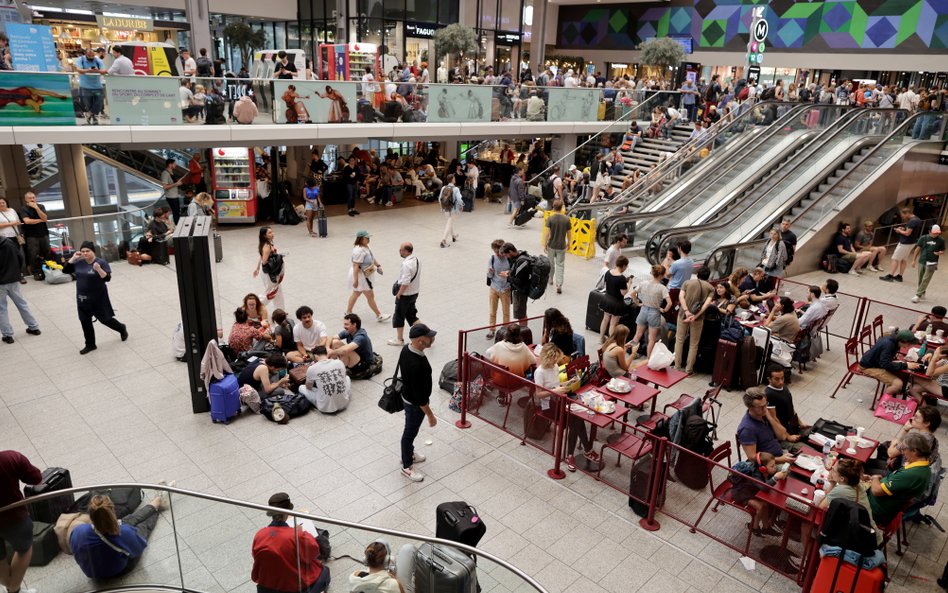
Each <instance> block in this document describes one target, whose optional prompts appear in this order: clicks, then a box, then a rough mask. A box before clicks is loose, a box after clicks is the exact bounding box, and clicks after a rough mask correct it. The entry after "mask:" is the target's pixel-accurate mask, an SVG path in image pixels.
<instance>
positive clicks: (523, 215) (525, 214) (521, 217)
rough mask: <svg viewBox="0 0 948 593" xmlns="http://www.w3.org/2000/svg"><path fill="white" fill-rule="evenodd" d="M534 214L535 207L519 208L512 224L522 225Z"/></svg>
mask: <svg viewBox="0 0 948 593" xmlns="http://www.w3.org/2000/svg"><path fill="white" fill-rule="evenodd" d="M534 214H536V209H535V208H521V209H520V211H519V212H517V217H516V218H514V224H515V225H517V226H523V225H525V224H527V223H528V222H530V220H531V219H532V218H533V215H534Z"/></svg>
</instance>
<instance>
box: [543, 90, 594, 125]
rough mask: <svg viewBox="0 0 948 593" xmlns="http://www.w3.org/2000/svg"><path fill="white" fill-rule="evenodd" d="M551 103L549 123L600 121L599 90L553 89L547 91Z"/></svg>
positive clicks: (547, 117) (547, 114) (547, 116)
mask: <svg viewBox="0 0 948 593" xmlns="http://www.w3.org/2000/svg"><path fill="white" fill-rule="evenodd" d="M547 92H548V93H549V97H550V99H549V102H548V103H547V110H546V120H547V121H598V120H599V94H600V91H599V90H598V89H564V88H558V87H553V88H549V89H547Z"/></svg>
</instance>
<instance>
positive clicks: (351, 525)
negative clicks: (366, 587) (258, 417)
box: [0, 482, 548, 593]
mask: <svg viewBox="0 0 948 593" xmlns="http://www.w3.org/2000/svg"><path fill="white" fill-rule="evenodd" d="M116 488H131V489H148V490H155V491H160V492H167V493H169V494H179V495H181V496H191V497H194V498H199V499H202V500H209V501H212V502H217V503H221V504H225V505H229V506H236V507H242V508H245V509H251V510H255V511H260V512H261V513H267V512H271V513H276V514H279V515H287V516H290V517H294V519H307V520H310V521H313V522H314V523H317V524H329V525H335V526H337V527H342V528H345V529H356V530H363V531H371V532H376V533H382V534H385V535H389V536H392V537H398V538H403V539H409V540H415V541H422V542H426V543H430V544H437V545H442V546H450V547H454V548H457V549H458V550H461V551H462V552H465V553H467V554H470V555H474V556H479V557H481V558H486V559H487V560H490V561H491V562H495V563H497V564H499V565H500V566H503V567H504V568H506V569H507V570H509V571H510V572H512V573H514V574H515V575H517V576H518V577H520V578H521V579H523V581H524V582H526V583H527V584H528V585H530V586H531V587H532V588H533V589H535V590H536V591H538V592H539V593H548V591H547V590H546V589H545V588H544V587H543V585H541V584H540V583H538V582H537V581H536V579H534V578H533V577H531V576H530V575H528V574H527V573H525V572H523V571H522V570H520V569H519V568H517V567H516V566H514V565H513V564H511V563H510V562H507V561H506V560H504V559H502V558H500V557H498V556H496V555H494V554H492V553H490V552H488V551H486V550H484V549H482V548H476V547H474V546H469V545H467V544H463V543H460V542H455V541H450V540H446V539H442V538H438V537H431V536H428V535H420V534H416V533H410V532H407V531H401V530H398V529H391V528H389V527H378V526H374V525H366V524H364V523H356V522H353V521H344V520H342V519H333V518H331V517H324V516H321V515H316V514H313V513H309V512H304V511H299V510H295V509H286V508H282V507H272V506H268V505H264V504H257V503H254V502H246V501H243V500H237V499H234V498H229V497H226V496H219V495H216V494H208V493H206V492H198V491H196V490H187V489H185V488H178V487H177V486H169V485H167V484H147V483H139V482H120V483H114V484H97V485H95V486H79V487H73V488H64V489H62V490H56V491H52V492H45V493H43V494H38V495H36V496H31V497H29V498H24V499H23V500H19V501H17V502H14V503H12V504H8V505H7V506H5V507H2V508H0V514H3V513H6V512H7V511H11V510H13V509H17V508H20V507H24V506H26V505H29V504H33V503H37V502H43V501H44V500H50V499H53V498H59V497H62V496H63V495H67V494H76V493H86V492H93V491H106V490H110V489H116ZM168 500H169V507H168V508H169V512H170V513H171V514H172V527H174V500H173V497H170V496H169V497H168ZM261 526H262V525H261ZM175 532H177V530H176V529H175ZM176 535H177V534H176ZM175 542H176V544H177V538H176V540H175ZM176 553H177V554H178V556H179V558H178V560H179V570H180V569H181V566H180V550H177V549H176ZM181 576H182V579H183V577H184V575H183V571H182V575H181Z"/></svg>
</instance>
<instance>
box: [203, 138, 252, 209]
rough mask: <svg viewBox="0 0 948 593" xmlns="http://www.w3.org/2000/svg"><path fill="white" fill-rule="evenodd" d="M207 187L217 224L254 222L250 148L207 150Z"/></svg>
mask: <svg viewBox="0 0 948 593" xmlns="http://www.w3.org/2000/svg"><path fill="white" fill-rule="evenodd" d="M211 187H212V189H213V190H214V202H215V207H216V208H217V222H218V223H220V224H225V223H231V222H257V200H256V195H255V192H254V171H253V149H251V148H213V149H211Z"/></svg>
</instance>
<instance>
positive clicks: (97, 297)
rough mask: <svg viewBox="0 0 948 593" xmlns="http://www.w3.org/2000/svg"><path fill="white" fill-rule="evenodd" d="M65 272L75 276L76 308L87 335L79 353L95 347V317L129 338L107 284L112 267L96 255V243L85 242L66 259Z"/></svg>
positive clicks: (125, 337)
mask: <svg viewBox="0 0 948 593" xmlns="http://www.w3.org/2000/svg"><path fill="white" fill-rule="evenodd" d="M63 271H64V272H66V273H67V274H70V273H72V274H75V275H76V307H77V309H78V311H79V323H81V324H82V334H83V336H84V338H85V346H83V348H82V350H80V351H79V354H88V353H90V352H92V351H93V350H95V349H96V345H95V327H94V326H93V325H92V318H93V317H95V318H96V319H98V320H99V323H101V324H102V325H104V326H106V327H108V328H109V329H112V330H114V331H117V332H118V333H119V335H121V337H122V341H123V342H124V341H125V340H127V339H128V328H127V327H126V326H125V324H123V323H121V322H120V321H119V320H117V319H116V318H115V312H114V311H112V302H111V301H110V300H109V288H108V286H106V283H107V282H109V281H110V280H112V268H110V267H109V264H108V262H106V261H105V260H104V259H102V258H101V257H96V252H95V244H94V243H93V242H92V241H84V242H83V243H82V245H81V246H80V247H79V251H77V252H76V253H74V254H73V256H72V257H71V258H70V259H69V261H68V262H66V266H65V268H64V270H63Z"/></svg>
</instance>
